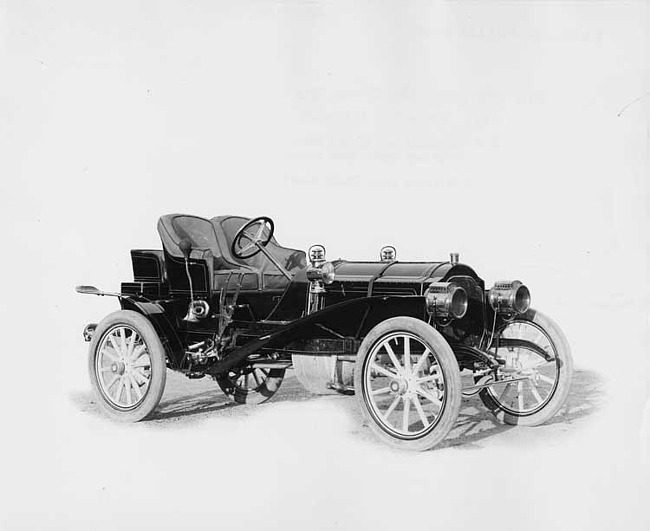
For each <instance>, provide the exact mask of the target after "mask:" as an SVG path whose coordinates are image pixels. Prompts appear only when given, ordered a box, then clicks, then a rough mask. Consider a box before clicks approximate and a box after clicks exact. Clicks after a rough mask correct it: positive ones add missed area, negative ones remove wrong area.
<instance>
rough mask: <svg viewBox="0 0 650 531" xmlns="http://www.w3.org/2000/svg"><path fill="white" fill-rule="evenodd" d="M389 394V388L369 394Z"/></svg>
mask: <svg viewBox="0 0 650 531" xmlns="http://www.w3.org/2000/svg"><path fill="white" fill-rule="evenodd" d="M389 392H390V387H382V388H381V389H375V390H374V391H373V392H372V393H371V394H372V395H385V394H386V393H389Z"/></svg>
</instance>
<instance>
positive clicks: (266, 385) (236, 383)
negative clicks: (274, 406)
mask: <svg viewBox="0 0 650 531" xmlns="http://www.w3.org/2000/svg"><path fill="white" fill-rule="evenodd" d="M284 373H285V369H266V368H257V367H243V368H237V369H231V370H230V371H228V375H220V376H217V378H216V380H217V383H218V384H219V387H221V390H222V391H223V392H224V393H225V394H226V395H227V396H229V397H232V399H233V400H234V401H235V402H237V403H238V404H253V405H256V404H261V403H263V402H266V401H267V400H269V399H270V398H271V397H272V396H273V395H274V394H275V393H276V392H277V391H278V389H280V385H281V384H282V380H283V379H284Z"/></svg>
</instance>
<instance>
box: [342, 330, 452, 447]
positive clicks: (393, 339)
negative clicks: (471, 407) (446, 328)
mask: <svg viewBox="0 0 650 531" xmlns="http://www.w3.org/2000/svg"><path fill="white" fill-rule="evenodd" d="M355 391H356V392H355V394H356V396H357V400H358V402H359V405H360V406H361V410H362V412H363V414H364V416H365V417H366V418H367V420H369V422H370V427H371V428H372V429H373V431H374V432H375V433H376V434H377V435H378V436H379V437H380V438H381V439H383V440H384V441H386V442H388V443H389V444H391V445H393V446H397V447H399V448H403V449H408V450H428V449H429V448H432V447H433V446H435V445H436V444H438V443H439V442H440V441H442V440H443V439H444V438H445V437H446V436H447V434H448V433H449V430H450V429H451V428H452V426H453V425H454V423H455V422H456V418H457V417H458V411H459V409H460V400H461V394H462V392H461V380H460V370H459V368H458V363H457V361H456V358H455V356H454V353H453V351H452V350H451V347H450V346H449V344H448V343H447V342H446V341H445V340H444V338H443V337H442V335H440V333H439V332H437V331H436V330H435V329H434V328H433V327H431V326H429V325H428V324H427V323H425V322H423V321H420V320H418V319H414V318H412V317H395V318H392V319H387V320H386V321H384V322H382V323H380V324H379V325H377V326H376V327H375V328H373V329H372V330H371V331H370V333H369V334H368V335H367V336H366V338H365V339H364V341H363V343H362V344H361V347H360V348H359V352H358V354H357V364H356V370H355Z"/></svg>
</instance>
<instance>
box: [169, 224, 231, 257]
mask: <svg viewBox="0 0 650 531" xmlns="http://www.w3.org/2000/svg"><path fill="white" fill-rule="evenodd" d="M158 234H160V239H161V240H162V244H163V247H164V249H165V251H167V253H169V254H170V255H171V256H173V257H174V258H183V253H182V251H181V249H180V247H179V244H180V241H181V240H182V239H184V238H186V239H189V240H190V243H191V244H192V249H196V250H206V249H207V250H209V251H210V252H211V253H212V256H214V257H215V258H216V257H219V256H221V250H220V248H219V243H218V242H217V236H216V234H215V232H214V226H213V225H212V223H211V222H210V221H209V220H207V219H205V218H201V217H199V216H190V215H188V214H167V215H165V216H162V217H161V218H160V219H159V220H158Z"/></svg>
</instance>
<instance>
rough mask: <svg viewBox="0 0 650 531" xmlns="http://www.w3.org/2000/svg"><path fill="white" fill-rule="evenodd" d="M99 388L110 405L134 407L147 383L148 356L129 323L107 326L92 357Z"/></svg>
mask: <svg viewBox="0 0 650 531" xmlns="http://www.w3.org/2000/svg"><path fill="white" fill-rule="evenodd" d="M95 375H96V377H97V382H98V384H99V390H100V392H101V393H102V395H103V397H104V398H105V399H106V400H107V401H108V402H109V403H110V405H111V406H112V407H114V408H115V409H120V410H125V411H126V410H130V409H134V408H136V407H137V406H138V405H139V404H140V403H141V402H142V401H143V400H144V399H145V397H146V395H147V391H148V390H149V386H150V383H151V357H150V355H149V351H148V349H147V345H146V343H145V342H144V339H143V338H142V336H141V335H140V334H139V333H138V332H137V331H136V330H135V329H134V328H131V327H130V326H126V325H117V326H114V327H112V328H110V329H109V330H108V331H107V332H106V333H105V334H104V337H103V338H102V340H101V342H100V344H99V348H98V349H97V355H96V356H95Z"/></svg>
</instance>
